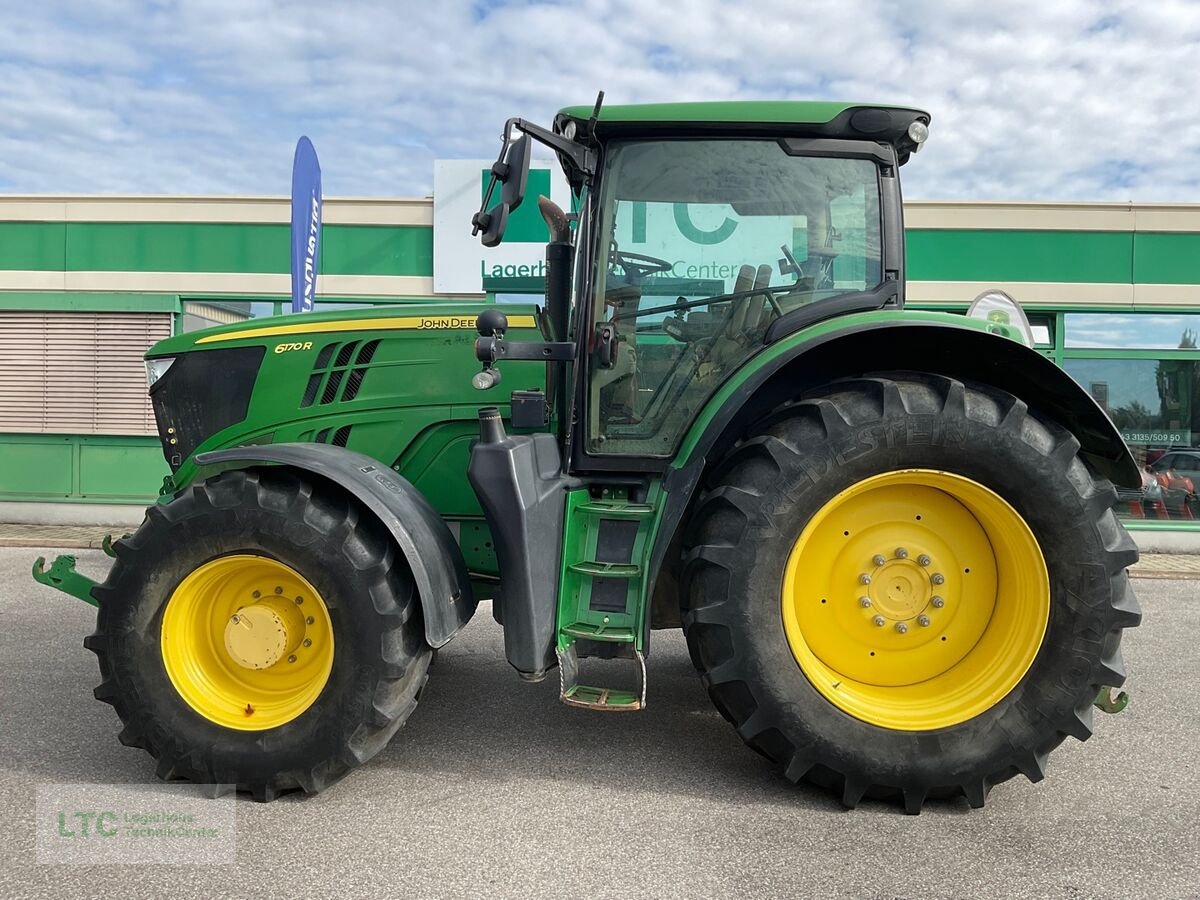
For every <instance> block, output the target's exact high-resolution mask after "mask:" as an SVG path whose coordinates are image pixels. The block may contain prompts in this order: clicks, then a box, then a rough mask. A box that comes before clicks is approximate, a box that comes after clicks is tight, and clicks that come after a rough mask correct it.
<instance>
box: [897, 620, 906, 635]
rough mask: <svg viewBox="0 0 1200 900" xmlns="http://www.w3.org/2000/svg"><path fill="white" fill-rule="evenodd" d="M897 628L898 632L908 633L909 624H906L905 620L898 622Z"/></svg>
mask: <svg viewBox="0 0 1200 900" xmlns="http://www.w3.org/2000/svg"><path fill="white" fill-rule="evenodd" d="M896 630H897V631H898V632H900V633H901V634H908V626H907V625H905V624H904V623H903V622H897V623H896Z"/></svg>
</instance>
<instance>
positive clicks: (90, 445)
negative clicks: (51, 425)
mask: <svg viewBox="0 0 1200 900" xmlns="http://www.w3.org/2000/svg"><path fill="white" fill-rule="evenodd" d="M167 471H168V469H167V464H166V462H165V461H164V460H163V455H162V449H161V447H160V445H159V442H158V440H157V439H156V438H154V437H138V436H119V435H54V434H0V500H13V501H17V500H20V501H24V500H70V501H73V502H82V503H137V504H146V503H150V502H152V501H153V500H154V498H155V496H156V495H157V493H158V485H159V484H160V483H161V482H162V478H163V476H164V475H165V474H166V473H167Z"/></svg>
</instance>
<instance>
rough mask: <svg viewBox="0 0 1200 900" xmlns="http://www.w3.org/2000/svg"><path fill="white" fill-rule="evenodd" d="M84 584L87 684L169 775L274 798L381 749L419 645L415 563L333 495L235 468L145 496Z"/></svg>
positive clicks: (412, 687)
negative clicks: (93, 668) (167, 496)
mask: <svg viewBox="0 0 1200 900" xmlns="http://www.w3.org/2000/svg"><path fill="white" fill-rule="evenodd" d="M115 550H116V553H117V561H116V563H114V565H113V568H112V571H111V572H110V573H109V577H108V579H107V581H106V582H105V583H104V584H103V585H102V586H100V587H98V588H96V597H97V599H98V600H99V601H100V609H99V613H98V617H97V627H96V633H95V634H93V635H92V636H91V637H89V638H88V639H87V641H86V645H87V646H88V647H89V648H90V649H91V650H93V651H94V652H95V653H96V655H97V656H98V657H99V661H100V672H101V675H102V676H103V682H102V683H101V685H100V686H99V687H98V688H96V696H97V698H99V699H101V700H104V701H105V702H107V703H111V704H112V705H113V706H114V707H115V708H116V711H117V714H118V715H119V716H120V718H121V720H122V721H123V723H124V725H125V727H124V730H123V731H122V732H121V742H122V743H124V744H127V745H130V746H135V747H142V748H144V749H145V750H147V751H149V753H150V754H151V755H152V756H153V757H154V758H155V759H156V760H157V761H158V775H159V776H160V777H161V778H164V779H170V778H184V779H187V780H190V781H193V782H197V783H201V784H206V785H215V786H226V787H230V786H234V787H237V788H239V789H242V790H246V791H249V792H250V793H252V794H253V796H254V797H255V799H258V800H270V799H272V798H274V797H275V796H276V795H277V794H280V793H282V792H285V791H289V790H292V789H295V788H301V789H303V790H304V791H306V792H309V793H313V792H316V791H319V790H321V789H322V788H324V787H325V786H327V785H328V784H331V783H332V782H334V781H336V780H337V779H338V778H340V777H341V776H343V775H344V774H346V772H348V771H349V770H350V769H351V768H353V767H355V766H357V765H359V764H361V763H363V762H365V761H366V760H368V759H370V758H371V757H372V756H374V755H375V753H377V752H378V751H379V750H381V749H382V748H383V747H384V745H385V744H386V743H387V741H388V739H389V738H390V737H391V736H392V735H393V734H394V733H395V731H396V729H398V728H399V727H400V725H401V724H402V723H403V722H404V720H405V719H406V718H407V717H408V715H409V714H410V713H411V712H412V710H413V709H414V707H415V706H416V701H417V696H418V694H419V692H420V690H421V688H422V687H423V686H424V684H425V680H426V677H427V676H426V672H427V670H428V668H429V663H430V659H431V657H432V651H431V650H430V648H429V646H428V645H427V644H426V643H425V638H424V628H423V625H422V618H421V615H420V604H419V602H418V598H417V594H416V590H415V588H414V584H413V578H412V574H411V572H410V571H409V568H408V566H407V564H406V563H405V561H404V559H403V557H402V556H401V555H400V553H399V551H398V550H397V548H396V547H395V545H394V544H393V542H392V540H391V538H390V536H389V535H388V534H387V532H386V531H385V530H384V529H383V528H382V526H380V525H379V524H378V523H377V522H376V521H375V520H374V519H373V518H372V517H371V516H370V514H369V513H367V512H365V511H364V510H363V509H362V508H360V507H359V506H358V505H357V504H356V503H355V502H354V501H353V500H352V499H350V498H349V497H348V496H347V495H346V494H344V493H342V492H339V491H337V490H336V489H333V488H331V487H329V486H325V485H320V486H319V485H316V484H314V483H312V482H309V481H307V480H305V479H304V478H302V477H300V476H298V475H295V474H292V473H289V472H287V471H286V470H274V469H273V470H265V471H262V472H257V471H236V472H227V473H225V474H222V475H219V476H217V477H215V478H213V479H211V480H209V481H207V482H205V483H203V484H200V485H197V486H195V487H192V488H191V489H190V490H188V491H187V492H186V493H184V494H183V495H181V496H180V497H178V498H177V499H175V500H174V501H172V502H171V503H170V504H168V505H166V506H165V507H152V508H151V509H150V511H149V513H148V514H147V517H146V520H145V522H144V523H143V524H142V526H141V527H140V528H139V529H138V530H137V532H136V533H135V534H134V535H133V536H132V537H128V538H125V539H123V540H121V541H119V542H118V543H117V544H116V546H115Z"/></svg>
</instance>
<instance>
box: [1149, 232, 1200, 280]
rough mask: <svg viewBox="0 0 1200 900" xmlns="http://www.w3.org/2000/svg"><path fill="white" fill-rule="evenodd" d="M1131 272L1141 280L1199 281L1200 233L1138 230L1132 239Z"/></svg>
mask: <svg viewBox="0 0 1200 900" xmlns="http://www.w3.org/2000/svg"><path fill="white" fill-rule="evenodd" d="M1133 250H1134V253H1133V274H1134V278H1135V280H1136V281H1138V282H1141V283H1143V284H1200V234H1164V233H1161V232H1152V231H1147V232H1140V233H1138V234H1136V235H1134V239H1133Z"/></svg>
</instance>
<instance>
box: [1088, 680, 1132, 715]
mask: <svg viewBox="0 0 1200 900" xmlns="http://www.w3.org/2000/svg"><path fill="white" fill-rule="evenodd" d="M1113 690H1114V688H1111V687H1109V686H1108V685H1105V686H1104V687H1102V688H1100V693H1099V694H1097V695H1096V699H1095V700H1094V701H1092V705H1093V706H1095V707H1096V709H1098V710H1100V711H1101V712H1106V713H1112V714H1114V715H1115V714H1116V713H1119V712H1120V711H1121V710H1123V709H1124V708H1125V707H1127V706H1128V705H1129V694H1128V693H1126V692H1125V691H1120V692H1119V693H1118V694H1117V695H1116V696H1115V697H1114V696H1113Z"/></svg>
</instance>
